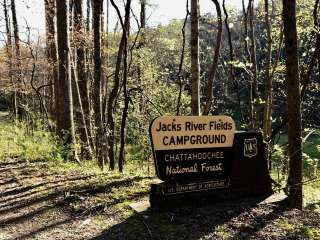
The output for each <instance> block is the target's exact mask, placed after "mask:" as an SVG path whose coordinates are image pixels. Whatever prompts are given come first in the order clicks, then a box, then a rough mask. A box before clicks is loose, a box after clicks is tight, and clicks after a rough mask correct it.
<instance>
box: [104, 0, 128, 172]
mask: <svg viewBox="0 0 320 240" xmlns="http://www.w3.org/2000/svg"><path fill="white" fill-rule="evenodd" d="M110 1H111V4H112V6H113V7H114V8H115V10H116V12H117V15H118V18H119V21H120V23H121V26H122V30H123V31H122V37H121V40H120V43H119V48H118V55H117V60H116V69H115V73H114V86H113V88H112V90H111V92H110V97H109V100H108V106H107V126H108V132H109V136H108V144H109V153H108V156H109V161H110V169H111V170H114V168H115V154H114V145H115V123H114V120H113V108H114V104H115V99H116V97H117V95H118V91H119V87H120V70H121V63H122V57H123V53H124V48H125V39H126V31H125V30H124V29H125V27H124V26H127V25H129V21H130V18H129V16H130V11H127V7H128V2H129V1H127V3H126V10H125V13H126V14H125V22H124V23H123V21H122V18H121V13H120V11H119V8H118V7H117V5H116V4H115V3H114V0H110Z"/></svg>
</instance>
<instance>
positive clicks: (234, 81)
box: [222, 0, 243, 124]
mask: <svg viewBox="0 0 320 240" xmlns="http://www.w3.org/2000/svg"><path fill="white" fill-rule="evenodd" d="M222 7H223V12H224V15H225V16H226V18H225V21H224V23H225V26H226V29H227V33H228V44H229V57H230V62H231V63H229V66H230V77H231V80H232V82H233V83H235V84H236V87H237V101H238V111H239V118H240V124H241V123H242V120H243V116H242V106H241V96H240V83H239V80H237V79H236V77H235V73H234V67H233V61H234V53H233V45H232V37H231V30H230V27H229V21H228V19H229V15H228V11H227V9H226V5H225V0H223V2H222ZM226 79H228V78H226ZM226 85H227V83H226ZM225 91H226V93H225V95H226V97H227V95H228V92H227V91H228V88H226V89H225ZM226 99H227V98H226Z"/></svg>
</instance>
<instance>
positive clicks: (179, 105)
mask: <svg viewBox="0 0 320 240" xmlns="http://www.w3.org/2000/svg"><path fill="white" fill-rule="evenodd" d="M189 14H190V12H189V0H187V1H186V17H185V19H184V22H183V26H182V29H181V33H182V49H181V57H180V64H179V70H178V74H177V76H178V79H179V95H178V100H177V108H176V109H177V110H176V114H177V116H179V115H180V107H181V97H182V90H183V82H182V76H181V72H182V68H183V63H184V55H185V50H186V25H187V21H188V16H189Z"/></svg>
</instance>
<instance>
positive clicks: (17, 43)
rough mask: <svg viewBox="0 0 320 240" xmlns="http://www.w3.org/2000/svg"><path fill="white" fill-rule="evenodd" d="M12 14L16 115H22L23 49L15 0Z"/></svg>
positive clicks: (12, 3)
mask: <svg viewBox="0 0 320 240" xmlns="http://www.w3.org/2000/svg"><path fill="white" fill-rule="evenodd" d="M11 15H12V26H13V37H14V49H15V60H16V61H17V63H16V69H17V71H16V72H17V81H16V82H17V83H18V84H15V85H16V86H17V89H16V90H17V93H16V96H15V105H16V108H15V110H16V112H15V116H16V117H21V114H22V113H21V112H20V109H21V107H22V105H21V104H20V102H21V100H22V99H21V98H22V95H21V92H19V89H21V88H22V87H23V78H22V72H21V50H20V36H19V24H18V20H17V12H16V4H15V0H11Z"/></svg>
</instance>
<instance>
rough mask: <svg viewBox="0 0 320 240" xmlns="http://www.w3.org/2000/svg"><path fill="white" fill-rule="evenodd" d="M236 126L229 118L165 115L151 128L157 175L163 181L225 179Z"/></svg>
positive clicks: (156, 120)
mask: <svg viewBox="0 0 320 240" xmlns="http://www.w3.org/2000/svg"><path fill="white" fill-rule="evenodd" d="M235 130H236V127H235V123H234V121H233V119H232V118H230V117H227V116H179V117H174V116H164V117H159V118H156V119H155V120H154V121H153V122H152V124H151V126H150V135H151V141H152V146H153V153H154V159H155V166H156V172H157V175H158V177H159V178H160V179H161V180H163V181H187V180H188V181H198V180H212V179H214V180H219V179H221V180H225V179H227V178H228V176H229V175H230V171H231V160H232V159H231V158H232V146H233V142H234V135H235Z"/></svg>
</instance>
